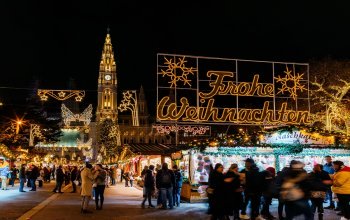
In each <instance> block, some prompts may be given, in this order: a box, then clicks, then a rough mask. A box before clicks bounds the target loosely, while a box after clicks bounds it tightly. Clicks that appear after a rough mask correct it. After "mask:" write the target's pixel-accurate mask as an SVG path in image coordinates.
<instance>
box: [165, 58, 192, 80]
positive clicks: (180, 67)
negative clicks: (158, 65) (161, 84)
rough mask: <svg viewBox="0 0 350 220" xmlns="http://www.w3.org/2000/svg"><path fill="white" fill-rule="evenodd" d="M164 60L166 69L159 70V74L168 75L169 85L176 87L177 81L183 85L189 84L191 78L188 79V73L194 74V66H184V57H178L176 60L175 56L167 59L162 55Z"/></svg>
mask: <svg viewBox="0 0 350 220" xmlns="http://www.w3.org/2000/svg"><path fill="white" fill-rule="evenodd" d="M164 59H165V62H164V64H166V65H168V68H167V69H166V70H163V69H162V70H161V74H162V75H163V77H164V76H168V77H170V81H169V84H170V87H176V86H177V85H178V84H177V83H178V82H183V85H184V86H185V85H188V86H191V80H190V79H188V76H189V75H194V74H195V72H197V69H196V68H193V67H186V65H185V63H186V62H187V61H186V60H185V57H182V58H178V61H177V62H176V58H174V60H173V59H167V58H166V57H164Z"/></svg>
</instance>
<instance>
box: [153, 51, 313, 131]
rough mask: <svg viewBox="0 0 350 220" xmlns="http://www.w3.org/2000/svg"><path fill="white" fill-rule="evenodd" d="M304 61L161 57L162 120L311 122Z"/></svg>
mask: <svg viewBox="0 0 350 220" xmlns="http://www.w3.org/2000/svg"><path fill="white" fill-rule="evenodd" d="M308 88H309V66H308V64H305V63H284V62H283V63H282V62H269V61H254V60H238V59H224V58H211V57H198V56H184V55H174V54H158V55H157V121H158V122H170V121H171V122H174V121H176V122H178V123H184V124H188V123H207V124H246V125H279V124H308V123H310V113H309V112H310V102H309V90H308Z"/></svg>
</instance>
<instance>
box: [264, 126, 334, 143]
mask: <svg viewBox="0 0 350 220" xmlns="http://www.w3.org/2000/svg"><path fill="white" fill-rule="evenodd" d="M260 142H261V143H265V144H271V145H274V144H296V143H298V144H303V145H317V146H329V145H334V144H335V139H334V136H323V135H320V134H319V133H309V132H306V131H303V130H294V131H276V132H274V133H272V134H267V135H261V136H260Z"/></svg>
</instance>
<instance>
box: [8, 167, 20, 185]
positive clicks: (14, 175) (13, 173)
mask: <svg viewBox="0 0 350 220" xmlns="http://www.w3.org/2000/svg"><path fill="white" fill-rule="evenodd" d="M18 172H19V170H18V169H17V168H16V165H14V166H13V167H12V168H11V179H10V181H9V185H11V186H12V187H14V186H15V181H16V179H17V174H18Z"/></svg>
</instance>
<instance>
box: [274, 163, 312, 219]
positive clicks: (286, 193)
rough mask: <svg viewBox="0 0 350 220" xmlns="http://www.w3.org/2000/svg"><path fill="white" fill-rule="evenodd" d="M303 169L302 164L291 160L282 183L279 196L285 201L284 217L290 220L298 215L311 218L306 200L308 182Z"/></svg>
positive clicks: (308, 187) (308, 190)
mask: <svg viewBox="0 0 350 220" xmlns="http://www.w3.org/2000/svg"><path fill="white" fill-rule="evenodd" d="M307 177H308V175H307V173H306V171H305V170H304V164H303V163H302V162H300V161H295V160H292V161H291V163H290V169H288V171H287V173H286V175H285V177H284V179H283V182H282V185H281V192H280V196H281V199H283V200H284V201H285V207H286V219H287V220H291V219H293V218H294V217H296V216H298V215H304V219H305V220H313V214H312V211H311V207H310V205H309V202H308V194H309V192H310V183H309V181H308V178H307Z"/></svg>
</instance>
